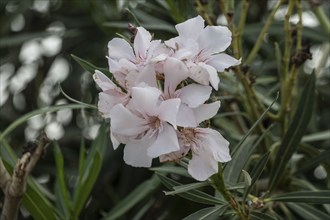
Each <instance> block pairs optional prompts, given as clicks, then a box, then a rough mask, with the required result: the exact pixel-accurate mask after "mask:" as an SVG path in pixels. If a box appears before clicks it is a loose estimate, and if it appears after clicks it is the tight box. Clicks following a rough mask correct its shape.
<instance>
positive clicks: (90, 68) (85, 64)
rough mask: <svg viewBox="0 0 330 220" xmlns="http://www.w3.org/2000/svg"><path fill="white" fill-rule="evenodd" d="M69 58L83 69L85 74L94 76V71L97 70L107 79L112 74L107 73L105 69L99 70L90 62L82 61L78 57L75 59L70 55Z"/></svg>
mask: <svg viewBox="0 0 330 220" xmlns="http://www.w3.org/2000/svg"><path fill="white" fill-rule="evenodd" d="M71 57H72V58H73V59H74V60H75V61H76V62H77V63H78V64H79V65H80V66H81V67H82V68H83V69H84V70H86V71H87V72H89V73H91V74H94V73H95V70H99V71H101V72H102V73H104V74H106V75H107V76H108V77H111V76H112V74H111V73H110V72H109V70H108V69H105V68H100V67H97V66H94V65H93V64H91V63H90V62H88V61H86V60H84V59H81V58H80V57H77V56H75V55H73V54H71Z"/></svg>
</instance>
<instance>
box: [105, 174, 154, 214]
mask: <svg viewBox="0 0 330 220" xmlns="http://www.w3.org/2000/svg"><path fill="white" fill-rule="evenodd" d="M159 185H160V181H159V179H158V178H157V176H156V175H153V176H152V177H151V178H150V179H149V180H146V181H144V182H142V183H141V184H140V185H139V186H138V187H136V188H135V189H134V190H133V191H132V192H131V193H130V194H129V195H128V196H126V197H125V198H124V199H123V200H121V201H120V202H119V203H118V204H117V205H116V206H115V207H113V208H112V209H111V211H110V212H109V213H108V214H106V215H105V216H104V218H103V219H104V220H106V219H109V220H110V219H118V218H119V217H120V216H122V215H124V214H125V213H126V212H127V211H129V210H130V209H131V208H133V207H134V206H135V205H137V204H138V203H140V202H141V201H142V200H143V199H144V198H146V197H147V196H149V195H150V194H151V193H152V192H153V191H155V190H156V189H157V188H158V187H159Z"/></svg>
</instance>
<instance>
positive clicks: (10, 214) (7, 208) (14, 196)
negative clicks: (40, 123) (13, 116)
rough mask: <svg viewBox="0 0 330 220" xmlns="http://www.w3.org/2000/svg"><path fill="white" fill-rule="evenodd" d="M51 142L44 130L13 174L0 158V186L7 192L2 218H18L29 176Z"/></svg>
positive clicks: (17, 164)
mask: <svg viewBox="0 0 330 220" xmlns="http://www.w3.org/2000/svg"><path fill="white" fill-rule="evenodd" d="M49 142H50V141H49V139H48V137H47V135H46V133H44V132H43V133H42V134H41V135H40V136H39V138H38V140H37V141H36V142H35V144H36V148H35V149H32V150H31V151H30V152H26V153H24V154H23V155H22V157H21V158H20V159H18V160H17V163H16V166H15V170H14V172H13V175H12V176H11V175H10V174H9V173H8V171H7V170H6V168H5V166H4V164H3V162H2V159H1V158H0V177H1V178H0V187H1V189H2V191H3V192H4V194H5V202H4V206H3V209H2V214H1V220H14V219H17V215H18V211H19V206H20V203H21V200H22V197H23V195H24V193H25V188H26V183H27V178H28V176H29V175H30V173H31V172H32V170H33V168H34V167H35V165H36V163H37V162H38V160H39V159H40V157H41V156H42V154H43V151H44V149H45V146H46V145H47V144H48V143H49Z"/></svg>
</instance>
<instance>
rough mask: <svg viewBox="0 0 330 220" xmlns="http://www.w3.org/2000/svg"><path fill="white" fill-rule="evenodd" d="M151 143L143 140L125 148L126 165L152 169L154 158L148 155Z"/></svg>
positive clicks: (148, 140) (128, 144)
mask: <svg viewBox="0 0 330 220" xmlns="http://www.w3.org/2000/svg"><path fill="white" fill-rule="evenodd" d="M150 141H151V140H150V139H143V140H141V141H132V142H129V143H127V144H126V146H125V148H124V161H125V163H126V164H128V165H131V166H134V167H151V163H152V157H150V156H148V154H147V149H148V147H149V146H150Z"/></svg>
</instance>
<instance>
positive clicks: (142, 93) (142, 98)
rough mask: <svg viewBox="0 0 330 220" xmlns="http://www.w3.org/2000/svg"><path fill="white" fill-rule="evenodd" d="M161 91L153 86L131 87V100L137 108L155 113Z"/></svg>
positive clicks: (150, 113) (151, 113) (148, 112)
mask: <svg viewBox="0 0 330 220" xmlns="http://www.w3.org/2000/svg"><path fill="white" fill-rule="evenodd" d="M161 93H162V92H161V91H160V90H159V89H157V88H154V87H133V88H132V102H133V103H134V106H135V107H136V109H137V110H139V111H140V112H146V113H147V114H148V115H155V112H156V109H157V105H158V100H159V96H160V95H161Z"/></svg>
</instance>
